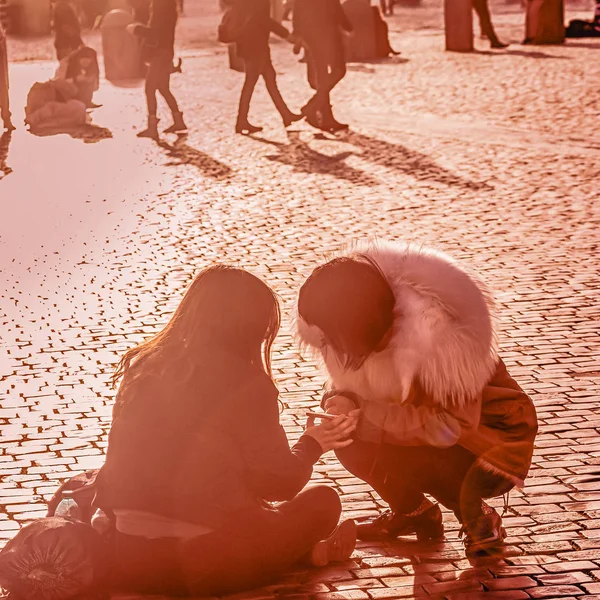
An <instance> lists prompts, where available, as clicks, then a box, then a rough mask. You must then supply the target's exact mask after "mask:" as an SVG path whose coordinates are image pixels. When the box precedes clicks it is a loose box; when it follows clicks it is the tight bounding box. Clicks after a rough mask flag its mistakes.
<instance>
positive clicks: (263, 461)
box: [237, 380, 323, 501]
mask: <svg viewBox="0 0 600 600" xmlns="http://www.w3.org/2000/svg"><path fill="white" fill-rule="evenodd" d="M242 393H243V394H244V396H245V397H244V398H243V399H242V400H243V402H242V403H241V404H243V406H244V408H242V410H241V411H240V414H239V415H238V417H237V418H240V419H243V420H244V421H243V422H244V423H245V425H244V427H241V428H239V429H238V431H239V434H238V436H239V437H238V443H239V445H240V450H241V453H242V456H243V461H244V466H245V472H246V476H247V482H248V484H249V486H250V488H251V489H252V490H253V492H254V493H255V494H256V495H257V497H259V498H262V499H264V500H270V501H278V500H291V499H292V498H294V496H296V495H297V494H298V493H299V492H300V491H301V490H302V488H304V486H305V485H306V484H307V483H308V481H309V480H310V477H311V475H312V468H313V465H314V464H315V463H316V462H317V461H318V460H319V458H320V457H321V454H322V453H323V452H322V449H321V446H320V445H319V443H318V442H317V441H316V440H315V439H314V438H311V437H309V436H305V435H303V436H302V437H301V438H300V439H299V440H298V442H297V443H296V444H295V445H294V447H293V448H291V449H290V446H289V443H288V439H287V436H286V434H285V431H284V429H283V427H282V426H281V425H280V423H279V404H278V392H277V389H276V388H275V386H274V385H273V383H272V382H271V381H270V380H268V381H261V382H258V383H256V384H252V385H251V386H249V387H247V388H246V389H245V390H244V391H243V392H242Z"/></svg>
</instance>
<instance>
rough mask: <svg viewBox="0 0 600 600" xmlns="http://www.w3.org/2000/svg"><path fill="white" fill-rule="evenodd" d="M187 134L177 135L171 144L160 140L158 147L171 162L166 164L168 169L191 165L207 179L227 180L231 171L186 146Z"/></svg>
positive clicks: (231, 173) (227, 166)
mask: <svg viewBox="0 0 600 600" xmlns="http://www.w3.org/2000/svg"><path fill="white" fill-rule="evenodd" d="M187 138H188V136H187V134H179V135H178V136H177V140H176V141H175V142H174V143H173V144H169V143H167V142H165V141H164V140H160V141H159V142H158V145H159V146H160V147H161V148H164V149H165V150H166V151H167V156H168V157H169V158H171V159H173V160H171V161H170V162H168V163H167V166H168V167H172V166H176V165H192V166H194V167H196V168H197V169H198V170H199V171H201V172H202V173H203V174H204V175H206V176H207V177H212V178H213V179H227V178H229V177H232V176H233V175H234V171H233V169H232V168H231V167H230V166H229V165H226V164H225V163H222V162H220V161H218V160H217V159H216V158H213V157H212V156H210V155H208V154H206V153H205V152H202V151H200V150H198V149H197V148H194V147H192V146H190V145H189V144H187V143H186V142H187Z"/></svg>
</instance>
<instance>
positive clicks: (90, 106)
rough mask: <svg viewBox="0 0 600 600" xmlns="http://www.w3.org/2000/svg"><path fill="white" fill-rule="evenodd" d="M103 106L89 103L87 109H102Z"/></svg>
mask: <svg viewBox="0 0 600 600" xmlns="http://www.w3.org/2000/svg"><path fill="white" fill-rule="evenodd" d="M101 106H102V104H96V103H95V102H88V103H87V105H86V108H90V109H94V108H100V107H101Z"/></svg>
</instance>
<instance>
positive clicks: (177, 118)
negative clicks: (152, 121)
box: [165, 112, 187, 133]
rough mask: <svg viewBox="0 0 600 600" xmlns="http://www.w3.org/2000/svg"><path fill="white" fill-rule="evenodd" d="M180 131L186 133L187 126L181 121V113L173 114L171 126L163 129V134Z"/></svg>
mask: <svg viewBox="0 0 600 600" xmlns="http://www.w3.org/2000/svg"><path fill="white" fill-rule="evenodd" d="M181 131H187V125H186V124H185V122H184V120H183V113H182V112H177V113H173V125H171V127H167V128H166V129H165V133H179V132H181Z"/></svg>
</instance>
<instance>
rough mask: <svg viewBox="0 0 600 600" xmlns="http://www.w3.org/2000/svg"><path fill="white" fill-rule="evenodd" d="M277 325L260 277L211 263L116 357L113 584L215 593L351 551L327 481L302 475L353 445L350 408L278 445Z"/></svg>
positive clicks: (101, 498)
mask: <svg viewBox="0 0 600 600" xmlns="http://www.w3.org/2000/svg"><path fill="white" fill-rule="evenodd" d="M279 323H280V313H279V305H278V301H277V298H276V296H275V294H274V293H273V292H272V291H271V289H270V288H269V287H268V286H267V285H265V284H264V283H263V282H262V281H261V280H260V279H258V278H257V277H255V276H254V275H251V274H250V273H248V272H246V271H243V270H241V269H236V268H231V267H226V266H221V265H219V266H214V267H211V268H208V269H206V270H204V271H202V272H201V273H200V274H199V275H198V276H197V277H196V278H195V279H194V281H193V283H192V284H191V286H190V288H189V289H188V291H187V292H186V294H185V296H184V298H183V300H182V301H181V304H180V305H179V307H178V308H177V310H176V311H175V313H174V314H173V316H172V318H171V320H170V321H169V323H168V324H167V325H166V327H165V328H164V329H163V330H162V331H161V332H160V333H159V334H158V335H156V336H155V337H154V338H152V339H150V340H149V341H146V342H144V343H142V344H140V345H139V346H137V347H135V348H133V349H132V350H129V351H128V352H126V353H125V355H124V356H123V358H122V360H121V362H120V364H119V367H118V370H117V372H116V374H115V381H117V380H120V381H121V383H120V387H119V391H118V394H117V398H116V404H115V407H114V413H113V424H112V428H111V431H110V436H109V445H108V451H107V457H106V463H105V466H104V467H103V469H102V472H101V473H100V476H99V490H98V494H97V498H96V505H97V506H98V507H99V508H101V509H102V510H104V512H106V513H107V514H111V513H112V514H114V516H115V519H116V530H117V532H116V563H115V564H116V565H117V568H118V571H119V573H118V580H119V584H120V585H121V587H125V588H127V589H130V590H133V591H136V592H137V593H154V594H167V595H170V594H177V595H179V594H192V595H194V596H199V597H204V596H221V595H225V594H230V593H234V592H238V591H241V590H245V589H249V588H252V587H255V586H259V585H262V584H266V583H268V582H270V581H271V580H272V579H273V578H274V577H275V576H276V575H277V574H279V573H281V572H282V571H284V570H286V569H287V568H289V567H290V566H292V565H293V564H294V563H296V562H299V561H304V562H306V563H309V564H313V565H316V566H320V565H325V564H327V563H328V562H329V561H330V560H345V559H347V558H348V557H349V556H350V554H351V553H352V551H353V549H354V544H355V541H356V531H355V525H354V522H353V521H345V522H344V523H342V524H341V525H339V526H338V520H339V517H340V513H341V505H340V500H339V498H338V495H337V493H336V492H335V490H333V489H332V488H330V487H327V486H324V485H317V486H314V487H309V488H306V489H305V486H306V484H307V483H308V481H309V479H310V477H311V473H312V467H313V465H314V464H315V463H316V462H317V460H318V459H319V458H320V456H321V455H322V454H323V453H324V452H327V451H328V450H331V449H340V448H343V447H345V446H348V445H350V444H351V443H352V442H351V440H350V439H349V438H350V436H351V434H352V432H353V430H354V429H355V427H356V422H357V415H356V414H351V415H350V416H349V417H348V418H346V417H343V416H342V417H340V418H338V419H336V420H333V421H328V422H324V423H323V424H321V425H315V424H314V421H310V422H309V423H308V424H307V427H306V429H305V431H304V434H303V435H302V436H301V437H300V439H299V440H298V442H297V443H296V444H295V445H294V446H293V448H292V449H290V447H289V445H288V441H287V438H286V435H285V432H284V430H283V428H282V426H281V425H280V422H279V401H278V396H279V395H278V391H277V388H276V387H275V384H274V383H273V380H272V378H271V345H272V343H273V341H274V339H275V337H276V335H277V332H278V329H279ZM261 352H262V353H261ZM274 502H279V503H274Z"/></svg>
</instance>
